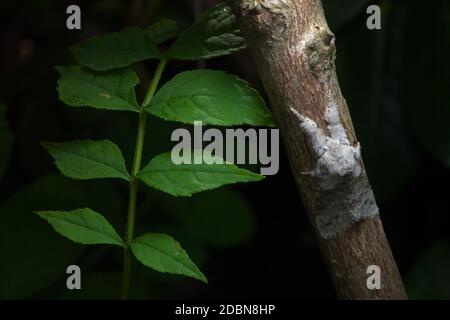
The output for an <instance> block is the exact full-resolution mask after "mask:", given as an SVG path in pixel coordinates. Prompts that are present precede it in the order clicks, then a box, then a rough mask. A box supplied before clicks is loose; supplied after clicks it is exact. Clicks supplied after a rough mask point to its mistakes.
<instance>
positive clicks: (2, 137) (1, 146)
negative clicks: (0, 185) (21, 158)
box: [0, 103, 13, 178]
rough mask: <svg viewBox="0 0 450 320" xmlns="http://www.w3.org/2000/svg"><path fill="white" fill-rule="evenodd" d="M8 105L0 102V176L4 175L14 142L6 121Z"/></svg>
mask: <svg viewBox="0 0 450 320" xmlns="http://www.w3.org/2000/svg"><path fill="white" fill-rule="evenodd" d="M5 117H6V106H5V105H4V104H2V103H0V178H1V177H2V175H3V173H4V171H5V169H6V165H7V164H8V160H9V154H10V152H11V148H12V144H13V134H12V132H11V129H10V128H9V126H8V123H7V122H6V118H5Z"/></svg>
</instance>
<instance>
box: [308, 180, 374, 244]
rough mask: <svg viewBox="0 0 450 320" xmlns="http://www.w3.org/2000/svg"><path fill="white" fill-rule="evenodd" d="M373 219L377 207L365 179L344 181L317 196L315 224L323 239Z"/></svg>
mask: <svg viewBox="0 0 450 320" xmlns="http://www.w3.org/2000/svg"><path fill="white" fill-rule="evenodd" d="M376 215H378V207H377V204H376V202H375V197H374V195H373V192H372V189H371V188H370V185H369V183H368V180H367V177H366V176H360V177H358V178H356V179H352V180H351V181H347V182H346V183H344V184H341V185H339V186H337V187H335V188H334V189H332V190H318V192H317V196H316V207H315V221H316V224H317V227H318V229H319V231H320V234H321V236H322V237H323V238H325V239H329V238H332V237H334V236H335V235H337V234H338V233H340V232H342V231H345V230H347V229H348V228H349V227H350V226H352V225H353V224H355V223H357V222H358V221H362V220H365V219H369V218H373V217H374V216H376Z"/></svg>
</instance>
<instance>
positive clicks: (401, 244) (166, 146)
mask: <svg viewBox="0 0 450 320" xmlns="http://www.w3.org/2000/svg"><path fill="white" fill-rule="evenodd" d="M323 2H324V6H325V12H326V15H327V18H328V21H329V24H330V27H331V29H332V31H333V32H334V33H335V34H336V37H337V48H338V51H337V72H338V75H339V79H340V82H341V87H342V90H343V93H344V96H345V97H346V99H347V102H348V104H349V108H350V112H351V114H352V117H353V122H354V125H355V129H356V132H357V135H358V138H359V140H360V142H361V144H362V147H363V149H362V150H363V157H364V160H365V164H366V167H367V171H368V174H369V178H370V180H371V183H372V185H373V188H374V192H375V195H376V198H377V201H378V204H379V206H380V209H381V216H382V219H383V222H384V225H385V229H386V233H387V236H388V238H389V240H390V243H391V246H392V250H393V252H394V255H395V257H396V259H397V262H398V265H399V268H400V272H401V274H402V276H403V279H404V280H405V283H406V286H407V289H408V293H409V295H410V297H412V298H450V237H449V231H448V230H449V228H450V205H449V200H448V198H449V197H450V188H449V186H448V183H449V181H450V170H449V167H450V126H449V124H450V61H449V57H450V3H449V2H448V1H446V0H436V1H432V2H426V1H388V0H385V1H376V2H375V3H376V4H378V5H380V6H381V8H382V20H383V21H382V30H375V31H370V30H368V29H367V28H366V19H367V17H368V15H367V14H366V13H365V10H366V8H367V6H368V5H369V4H370V3H373V2H372V1H364V0H345V1H343V0H324V1H323ZM214 3H215V1H207V0H204V1H203V8H206V7H208V6H210V5H212V4H214ZM70 4H79V5H80V7H81V10H82V30H81V31H69V30H67V29H66V18H67V15H66V13H65V11H66V8H67V6H68V5H70ZM195 12H196V8H195V3H194V1H191V0H186V1H181V0H170V1H163V0H149V1H140V0H134V1H125V0H98V1H56V0H53V1H52V0H34V1H31V0H27V1H13V0H6V1H2V2H1V4H0V26H1V27H0V81H1V85H0V103H1V102H4V104H5V106H6V109H3V110H6V112H5V115H4V117H3V114H2V113H0V117H1V118H0V298H3V299H22V298H30V299H43V298H117V297H118V296H119V291H120V277H121V274H120V270H121V263H122V260H121V259H122V253H121V251H120V250H118V249H115V248H110V247H107V246H93V247H83V246H81V245H78V244H74V243H71V242H70V241H69V240H67V239H65V238H63V237H62V236H60V235H58V234H56V233H55V232H54V231H53V230H52V228H51V227H50V226H48V225H47V224H46V223H45V222H44V221H41V220H40V219H39V218H38V217H36V215H35V214H34V213H33V211H37V210H47V209H66V210H69V209H75V208H78V207H87V206H89V207H91V208H93V209H94V210H96V211H99V212H102V213H103V214H104V215H106V216H107V217H108V219H109V220H111V221H112V222H113V225H114V226H115V227H116V229H118V230H123V229H124V222H125V211H126V199H127V188H126V185H123V184H121V183H120V182H119V183H117V182H115V181H112V180H107V181H90V182H86V181H83V182H79V181H73V180H69V179H67V178H64V177H62V176H61V174H59V173H58V172H57V170H56V168H55V166H54V164H53V161H52V160H51V158H50V157H49V156H48V155H47V154H46V152H45V151H44V150H43V149H42V148H41V146H40V145H39V141H42V140H50V141H65V140H69V139H83V138H91V139H103V138H105V139H111V140H112V141H114V142H115V143H117V144H118V145H119V146H120V147H121V149H122V150H123V152H124V155H125V157H126V159H127V163H128V164H130V159H131V156H132V152H133V144H134V138H135V129H134V128H136V119H135V117H133V115H128V114H126V113H123V112H108V111H100V110H93V109H79V108H70V107H67V106H64V105H63V104H62V103H61V102H60V101H59V100H58V97H57V92H56V80H57V73H56V71H55V69H54V66H55V65H58V64H62V65H69V64H72V63H74V60H73V57H71V55H70V52H69V50H68V47H69V46H70V45H72V44H75V43H79V42H80V41H82V40H84V39H87V38H89V37H90V36H93V35H97V34H102V33H105V32H112V31H117V30H119V29H121V28H122V27H125V26H141V27H146V26H148V25H149V24H151V23H153V22H155V21H157V20H158V19H160V18H172V19H174V20H176V21H177V22H179V24H180V25H181V26H182V27H186V26H188V25H189V24H190V23H191V22H192V21H193V19H194V17H195ZM205 64H206V67H208V68H211V69H224V70H226V71H228V72H230V73H235V74H238V75H239V76H241V77H242V78H244V79H246V80H248V81H249V82H251V83H252V84H253V85H254V86H255V87H256V88H259V89H260V91H261V92H263V89H262V88H261V85H260V82H259V80H258V75H257V73H256V70H255V66H254V64H253V62H252V57H251V55H250V54H249V52H248V51H246V50H245V51H243V52H240V53H238V54H234V55H232V56H228V57H224V58H220V59H214V60H209V61H206V62H205ZM196 67H198V65H196V64H195V63H182V62H172V63H171V64H170V65H169V67H168V70H167V72H166V74H165V76H164V80H168V79H170V78H171V77H172V76H174V75H175V74H176V73H177V72H180V71H182V70H186V69H194V68H196ZM154 68H155V65H154V63H152V62H146V63H143V64H139V65H136V66H135V70H136V71H137V72H138V73H139V76H140V78H141V79H142V85H141V86H140V87H139V90H140V94H141V95H142V91H143V90H145V86H146V84H147V83H148V79H149V77H150V76H151V73H152V72H153V70H154ZM0 110H1V109H0ZM177 126H178V125H177V124H173V123H172V124H170V123H169V124H167V123H164V122H162V121H160V120H158V119H154V118H152V119H151V121H150V123H149V124H148V130H147V131H148V134H147V137H146V144H145V154H144V161H143V162H144V163H146V162H147V161H148V160H149V159H150V158H151V157H152V156H154V155H156V154H158V153H160V152H163V151H168V150H170V148H171V143H170V133H171V131H172V130H173V129H174V128H176V127H177ZM280 157H281V161H280V171H279V173H278V175H276V176H272V177H268V178H267V179H265V180H264V181H263V182H261V183H252V184H245V185H237V186H233V187H225V188H220V189H218V190H215V191H209V192H205V193H202V194H199V195H196V196H194V197H193V198H190V199H181V198H172V197H169V196H166V195H164V194H162V193H159V192H157V191H153V190H150V189H149V188H147V187H145V186H143V185H142V186H141V188H140V190H141V194H140V198H139V199H140V202H139V209H138V222H137V223H138V228H137V234H138V235H139V234H142V233H144V232H149V231H164V232H166V233H168V234H171V235H173V236H174V237H176V238H177V239H178V240H179V241H180V243H181V244H182V245H183V247H185V248H186V250H187V251H188V252H189V254H190V256H191V258H192V259H193V260H194V262H196V263H197V265H198V266H199V267H200V269H201V270H202V271H203V272H204V273H205V274H206V276H207V277H208V279H209V285H204V284H202V283H199V282H197V281H195V280H191V279H186V278H183V277H179V276H173V275H163V274H159V273H156V272H153V271H149V270H147V269H145V268H143V267H140V266H139V265H138V263H135V270H134V271H133V280H134V281H133V294H132V296H133V297H135V298H170V299H173V298H175V299H184V298H281V299H283V298H288V299H304V298H308V299H324V298H325V299H334V298H335V294H334V291H333V287H332V285H331V279H330V277H329V275H328V274H327V270H326V267H325V265H324V263H323V261H322V258H321V256H320V252H319V249H318V247H317V245H316V242H315V239H314V235H313V233H312V230H311V227H310V225H309V223H308V221H307V219H306V213H305V212H304V209H303V206H302V203H301V199H300V198H299V196H298V192H297V190H296V186H295V184H294V181H293V179H292V176H291V172H290V168H289V164H288V162H287V158H286V155H285V153H284V150H281V155H280ZM116 250H117V251H116ZM70 264H78V265H80V266H81V268H82V272H83V282H82V286H83V290H81V291H77V292H73V291H71V292H69V291H68V290H67V289H66V287H65V279H66V274H65V269H66V267H67V266H68V265H70Z"/></svg>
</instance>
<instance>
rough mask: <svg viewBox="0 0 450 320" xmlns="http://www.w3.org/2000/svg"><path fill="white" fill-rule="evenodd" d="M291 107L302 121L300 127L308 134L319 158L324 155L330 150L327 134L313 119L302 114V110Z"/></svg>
mask: <svg viewBox="0 0 450 320" xmlns="http://www.w3.org/2000/svg"><path fill="white" fill-rule="evenodd" d="M290 109H291V112H292V113H293V114H294V115H295V116H296V117H297V119H298V120H299V121H300V128H301V129H302V130H303V131H304V132H305V133H306V135H307V136H308V138H309V140H310V142H311V146H312V148H313V150H314V152H315V154H316V156H317V158H320V157H322V155H323V154H324V153H325V152H326V151H327V150H328V146H327V136H326V135H325V134H324V133H323V131H322V129H320V128H319V127H318V126H317V124H316V123H315V122H314V121H313V120H311V119H310V118H308V117H305V116H303V115H301V114H300V112H298V111H297V110H295V109H294V108H290Z"/></svg>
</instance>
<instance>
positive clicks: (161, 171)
mask: <svg viewBox="0 0 450 320" xmlns="http://www.w3.org/2000/svg"><path fill="white" fill-rule="evenodd" d="M192 155H193V157H194V162H192V163H193V164H179V165H177V164H174V162H173V161H172V159H171V153H170V152H168V153H163V154H160V155H158V156H156V157H155V158H153V159H152V160H151V161H150V162H149V163H148V164H147V166H145V167H144V168H143V169H142V170H141V172H140V173H139V174H138V178H139V179H140V180H142V181H143V182H144V183H146V184H147V185H149V186H150V187H153V188H155V189H158V190H161V191H163V192H166V193H169V194H171V195H173V196H191V195H192V194H194V193H197V192H201V191H204V190H210V189H215V188H218V187H221V186H223V185H227V184H232V183H237V182H251V181H259V180H262V179H263V178H264V177H263V176H261V175H258V174H256V173H253V172H251V171H247V170H244V169H240V168H239V167H237V166H235V165H233V164H230V163H226V162H224V161H223V160H222V159H220V158H219V157H217V156H212V155H208V154H207V153H205V155H204V156H203V160H204V163H202V164H195V163H196V162H199V161H197V160H201V159H200V158H199V157H202V155H201V154H199V153H197V152H191V158H192ZM213 161H216V163H213ZM219 161H220V162H223V163H222V164H220V163H217V162H219ZM207 163H212V164H207Z"/></svg>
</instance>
